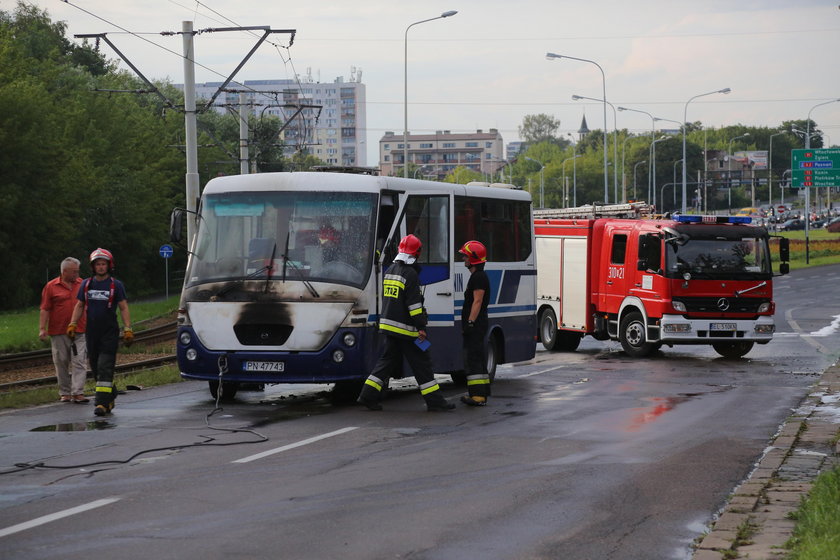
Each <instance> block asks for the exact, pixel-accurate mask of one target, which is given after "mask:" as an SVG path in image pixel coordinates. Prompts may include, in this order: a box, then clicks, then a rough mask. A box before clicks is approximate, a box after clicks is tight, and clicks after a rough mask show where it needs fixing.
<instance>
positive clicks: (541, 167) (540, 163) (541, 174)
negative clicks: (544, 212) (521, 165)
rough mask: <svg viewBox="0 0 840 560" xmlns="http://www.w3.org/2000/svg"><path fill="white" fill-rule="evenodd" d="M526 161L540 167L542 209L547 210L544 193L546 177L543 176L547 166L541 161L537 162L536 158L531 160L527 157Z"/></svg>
mask: <svg viewBox="0 0 840 560" xmlns="http://www.w3.org/2000/svg"><path fill="white" fill-rule="evenodd" d="M525 159H527V160H528V161H533V162H534V163H536V164H537V165H539V166H540V208H545V206H544V204H543V193H544V191H545V175H544V174H543V171H544V170H545V165H543V163H542V162H541V161H537V160H535V159H534V158H529V157H528V156H525Z"/></svg>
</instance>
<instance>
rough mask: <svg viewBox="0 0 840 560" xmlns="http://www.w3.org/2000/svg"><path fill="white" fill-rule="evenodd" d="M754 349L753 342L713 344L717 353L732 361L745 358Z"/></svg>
mask: <svg viewBox="0 0 840 560" xmlns="http://www.w3.org/2000/svg"><path fill="white" fill-rule="evenodd" d="M752 347H753V343H752V342H715V343H714V344H712V348H714V349H715V352H717V353H718V354H720V355H721V356H723V357H724V358H729V359H730V360H735V359H738V358H743V357H744V356H745V355H746V354H747V352H749V351H750V350H752Z"/></svg>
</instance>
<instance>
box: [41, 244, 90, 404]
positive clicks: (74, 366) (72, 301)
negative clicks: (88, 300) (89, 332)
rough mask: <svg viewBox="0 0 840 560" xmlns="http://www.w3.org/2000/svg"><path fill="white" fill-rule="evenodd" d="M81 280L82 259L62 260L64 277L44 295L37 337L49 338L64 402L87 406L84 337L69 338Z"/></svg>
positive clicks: (82, 323)
mask: <svg viewBox="0 0 840 560" xmlns="http://www.w3.org/2000/svg"><path fill="white" fill-rule="evenodd" d="M81 285H82V280H81V278H79V259H74V258H73V257H67V258H66V259H64V260H63V261H61V275H60V276H59V277H58V278H53V279H52V280H50V281H49V282H47V285H46V286H44V290H43V291H42V292H41V313H40V320H39V326H38V337H39V338H40V339H41V340H46V339H47V336H49V337H50V345H51V346H52V358H53V364H55V376H56V377H57V378H58V394H59V400H60V401H61V402H75V403H86V402H89V401H90V399H88V398H87V397H85V378H86V376H87V352H86V348H85V337H83V336H82V337H79V338H77V339H76V340H75V341H73V340H71V339H70V337H69V336H67V325H69V324H70V317H71V315H72V314H73V308H74V307H75V306H76V301H77V300H76V294H77V293H78V291H79V286H81ZM76 332H85V317H84V316H82V317H81V319H80V320H79V324H78V325H77V327H76Z"/></svg>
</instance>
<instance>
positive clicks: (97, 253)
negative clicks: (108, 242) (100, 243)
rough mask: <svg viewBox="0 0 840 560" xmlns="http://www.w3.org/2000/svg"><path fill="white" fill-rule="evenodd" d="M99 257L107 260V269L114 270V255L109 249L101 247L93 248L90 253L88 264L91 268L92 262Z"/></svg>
mask: <svg viewBox="0 0 840 560" xmlns="http://www.w3.org/2000/svg"><path fill="white" fill-rule="evenodd" d="M99 259H105V260H106V261H108V270H109V271H111V272H113V271H114V255H112V254H111V251H108V250H107V249H102V248H101V247H100V248H98V249H96V250H94V251H93V252H92V253H91V254H90V266H91V268H93V263H95V262H96V261H98V260H99Z"/></svg>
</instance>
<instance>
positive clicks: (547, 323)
mask: <svg viewBox="0 0 840 560" xmlns="http://www.w3.org/2000/svg"><path fill="white" fill-rule="evenodd" d="M540 342H542V345H543V346H544V347H545V349H546V350H548V351H551V350H554V347H555V346H556V344H557V316H555V315H554V310H553V309H551V308H550V307H549V308H547V309H545V310H544V311H543V312H542V313H540Z"/></svg>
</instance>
